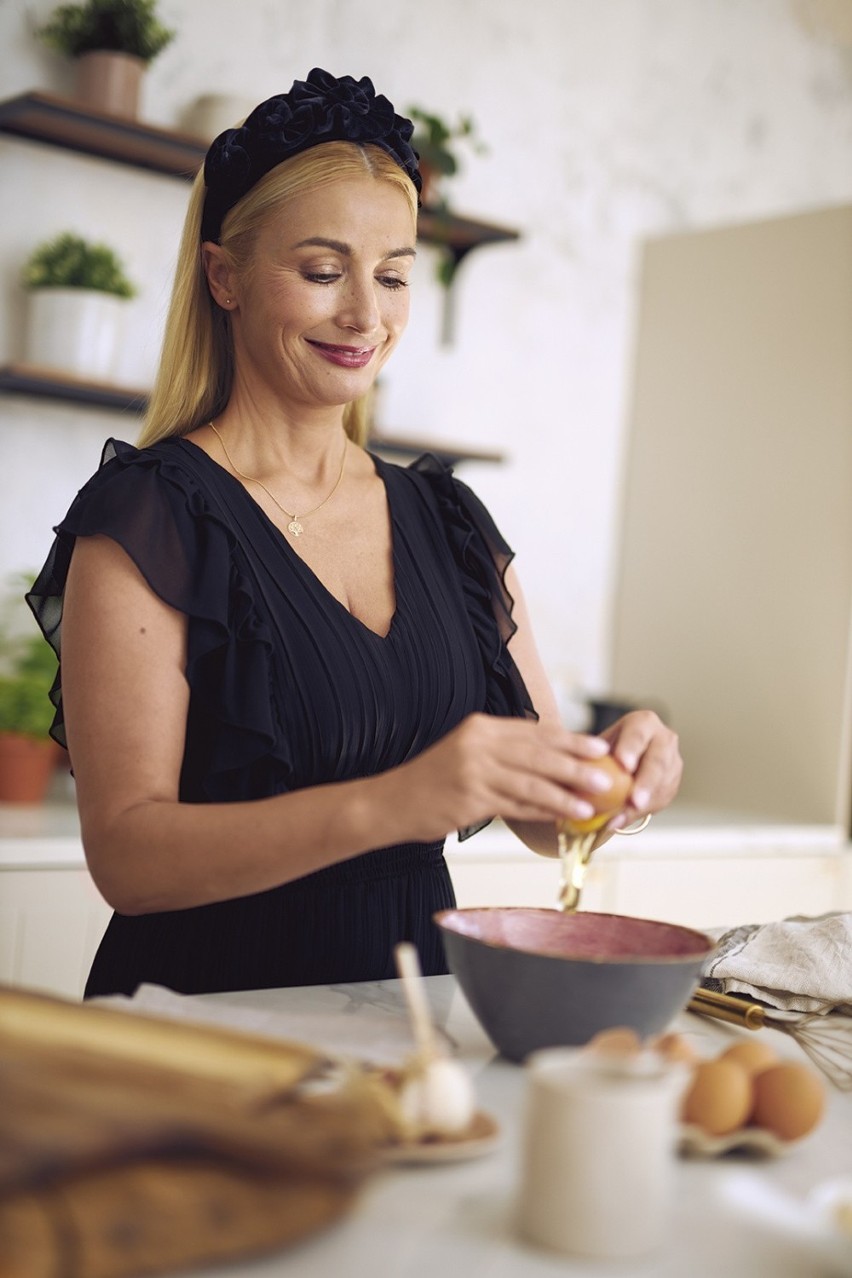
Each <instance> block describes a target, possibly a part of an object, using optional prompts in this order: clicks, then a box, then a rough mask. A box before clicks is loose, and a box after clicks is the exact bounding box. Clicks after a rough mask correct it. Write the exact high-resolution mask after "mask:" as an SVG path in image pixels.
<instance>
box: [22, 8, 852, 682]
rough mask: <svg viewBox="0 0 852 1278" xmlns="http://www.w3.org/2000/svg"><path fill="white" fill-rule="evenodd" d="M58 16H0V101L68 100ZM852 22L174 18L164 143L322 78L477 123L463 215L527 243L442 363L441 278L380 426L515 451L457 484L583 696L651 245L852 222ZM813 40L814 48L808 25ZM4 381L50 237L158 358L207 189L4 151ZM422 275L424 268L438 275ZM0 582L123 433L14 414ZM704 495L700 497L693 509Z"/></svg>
mask: <svg viewBox="0 0 852 1278" xmlns="http://www.w3.org/2000/svg"><path fill="white" fill-rule="evenodd" d="M53 7H54V6H53V3H52V2H50V0H30V2H27V3H24V2H23V0H2V3H0V51H2V52H0V69H1V70H2V75H1V76H0V92H2V95H3V96H10V95H12V94H13V93H17V92H22V91H25V90H27V89H30V88H40V89H42V90H47V91H53V92H62V91H68V89H69V87H70V75H69V71H68V68H67V67H66V66H65V65H64V64H62V63H61V62H60V61H59V60H58V59H56V58H55V57H54V56H53V55H50V54H49V53H47V52H46V51H45V50H44V49H42V48H41V47H40V46H38V45H37V44H35V43H34V41H33V40H32V36H31V30H32V25H33V21H34V19H35V20H40V19H43V18H44V17H45V16H46V15H47V14H48V13H49V12H50V11H51V10H52V8H53ZM850 7H852V6H850V2H849V0H809V3H808V4H807V7H805V5H804V4H803V3H801V2H799V0H600V2H599V3H596V4H590V3H588V0H529V2H528V3H527V4H525V5H519V4H517V2H516V0H465V2H464V3H462V4H460V3H459V2H458V0H430V3H429V4H426V5H414V4H410V3H409V4H403V3H401V2H400V0H396V3H392V4H388V2H387V0H312V3H310V4H304V3H299V4H296V3H282V0H241V2H240V3H236V0H204V2H203V3H202V2H201V0H161V3H160V12H161V15H162V17H163V19H164V20H165V21H166V22H168V23H170V24H171V25H174V26H176V27H177V28H178V29H179V33H180V34H179V39H178V40H177V41H176V42H175V44H174V45H173V46H172V47H171V48H169V49H168V50H167V51H166V52H165V53H164V54H163V55H162V57H161V58H160V59H159V60H158V61H157V62H155V63H154V65H153V67H152V68H151V71H150V73H149V77H148V82H147V85H146V90H145V99H144V115H145V116H146V118H147V119H149V120H150V121H151V122H153V123H157V124H161V125H164V126H169V125H172V124H174V123H176V122H177V121H178V119H179V118H180V116H181V114H182V112H183V111H184V110H185V108H186V106H187V105H188V103H189V102H190V101H191V100H192V99H193V98H194V97H195V96H196V95H198V94H200V93H204V92H209V91H211V90H214V89H215V90H220V91H229V92H234V93H241V94H248V95H250V96H253V97H254V98H255V99H256V100H260V99H261V98H263V97H266V96H268V95H269V94H271V93H274V92H279V91H281V90H282V89H283V88H285V87H287V86H289V84H290V82H291V80H292V79H293V78H294V76H301V75H304V74H305V73H306V72H307V71H308V70H309V69H310V67H311V66H312V65H314V64H320V65H323V66H325V67H327V68H328V69H329V70H331V71H334V72H335V73H338V74H339V73H343V72H347V73H350V74H354V75H362V74H370V75H371V76H372V77H373V79H374V80H375V82H376V84H377V85H378V86H379V88H380V89H381V90H383V91H384V92H386V93H387V94H388V95H389V96H390V97H391V98H392V99H393V100H394V101H395V103H396V104H397V106H398V108H404V107H405V106H406V105H407V104H409V103H412V102H417V103H419V104H421V105H424V106H427V107H434V108H437V109H438V110H443V111H446V112H450V113H453V112H455V111H457V110H466V111H470V112H471V113H472V114H473V115H474V116H475V118H476V120H477V121H478V122H479V126H480V131H481V132H482V133H483V135H484V136H485V138H486V140H487V142H488V145H489V154H488V155H487V156H486V157H483V158H473V159H471V160H470V161H469V163H468V164H467V166H466V169H465V172H464V173H463V175H462V177H461V178H460V179H459V180H458V182H457V184H456V187H455V193H454V197H453V198H454V202H455V204H456V206H457V207H458V208H459V209H460V210H461V211H465V212H468V213H470V214H471V215H474V216H476V215H481V216H482V217H484V218H490V219H492V220H495V221H499V222H504V223H507V224H509V225H513V226H516V227H518V228H519V229H520V230H521V231H522V233H523V239H522V241H521V242H520V243H519V244H518V245H515V246H512V245H506V246H498V247H495V248H490V249H482V250H479V251H477V252H476V253H474V254H473V255H472V257H471V258H469V259H468V261H467V262H466V263H465V265H464V267H463V268H462V272H461V273H460V278H459V287H458V296H457V307H456V311H457V322H456V340H455V343H454V345H453V346H452V347H451V348H449V349H446V348H441V347H440V345H439V342H438V327H439V325H438V315H439V310H438V307H439V296H438V292H437V288H436V286H435V285H434V283H433V281H432V277H431V268H430V264H429V262H428V261H424V262H423V263H422V266H421V268H420V269H419V272H418V275H419V278H418V281H417V288H416V295H415V297H414V299H413V302H414V307H415V317H414V319H413V321H412V325H411V329H410V332H409V335H408V338H407V339H406V343H405V345H404V348H403V349H402V350H401V351H400V352H399V353H398V354H397V356H396V360H395V364H393V363H392V364H391V366H390V368H389V369H388V372H387V377H386V385H385V394H384V397H383V416H384V419H385V422H384V424H385V425H386V426H387V427H388V428H389V429H394V430H397V431H400V432H402V431H405V430H408V431H410V432H411V433H412V434H424V433H428V434H433V435H435V436H444V437H446V438H448V439H464V440H468V441H470V442H471V443H476V444H480V445H483V446H484V445H488V446H494V447H498V448H501V449H505V450H506V451H507V452H508V453H510V455H511V460H510V463H509V464H508V465H506V466H503V467H491V466H484V465H482V466H468V467H466V468H465V469H464V470H463V471H462V472H461V473H462V475H463V477H464V478H466V479H467V480H468V482H470V483H472V484H473V485H474V486H475V487H476V488H477V489H478V491H479V492H480V493H481V495H482V496H483V498H484V499H485V500H486V501H487V502H488V504H489V505H490V506H491V508H492V510H493V512H494V514H495V516H496V517H497V519H498V522H500V523H501V525H502V526H503V528H504V531H505V532H506V535H507V536H508V538H509V540H510V541H511V542H512V543H513V544H514V545H515V547H516V549H517V551H518V565H519V569H520V572H521V575H522V579H523V581H524V583H525V586H526V592H527V595H528V597H529V602H530V606H531V609H532V612H533V615H534V617H535V619H536V622H537V630H538V635H539V643H540V647H541V649H542V651H543V654H544V657H545V660H546V662H547V664H548V666H549V668H550V670H551V672H552V674H553V675H554V677H556V678H557V679H558V680H560V681H562V682H563V683H564V684H565V685H566V686H567V687H569V688H570V687H572V686H574V687H582V688H584V689H589V690H603V689H605V688H606V686H607V666H608V631H609V614H610V603H611V599H610V594H611V579H612V570H613V557H614V549H615V543H616V538H617V535H618V522H619V521H618V514H619V489H620V464H621V458H622V445H623V438H624V423H625V418H626V413H627V410H628V406H629V388H630V353H631V347H632V338H633V334H632V323H633V317H634V312H635V304H636V295H635V288H636V264H637V261H638V247H639V244H640V241H641V240H642V238H643V237H645V236H648V235H660V234H664V233H666V232H667V231H670V230H683V229H686V228H690V227H706V226H711V225H714V224H719V223H729V222H733V221H740V220H747V219H750V218H762V217H767V216H772V215H775V214H781V213H787V212H792V211H797V210H802V209H809V208H815V207H819V206H821V205H826V204H834V203H840V202H844V201H849V200H850V199H852V54H850V52H849V49H848V47H845V46H844V44H843V43H842V42H841V43H839V42H838V41H837V40H836V39H832V38H831V35H830V32H829V31H828V30H827V28H825V27H823V26H820V25H819V24H818V23H816V20H817V19H818V18H820V16H821V15H828V16H829V17H832V18H834V20H835V23H840V24H841V26H842V25H846V26H847V27H849V26H850V25H852V23H850V21H849V12H850ZM815 23H816V25H815ZM0 166H2V184H3V190H4V197H3V217H2V220H0V361H2V360H4V359H6V358H8V357H10V356H15V355H18V354H20V345H19V336H20V335H19V329H20V324H21V316H22V307H23V299H22V297H21V295H20V293H19V290H18V289H17V286H16V275H17V272H18V269H19V266H20V263H21V261H22V260H23V258H24V257H25V256H26V255H27V253H28V251H29V249H30V248H31V247H32V245H33V244H34V243H35V242H37V241H38V240H40V239H41V238H42V237H43V236H45V235H47V234H53V233H55V232H56V231H59V230H61V229H65V228H66V227H68V228H73V229H77V230H80V231H85V232H87V233H92V234H96V235H97V236H99V237H102V238H108V239H109V240H111V241H112V242H113V243H114V244H115V245H116V246H117V247H118V248H119V249H120V250H121V252H122V253H123V254H124V256H125V257H126V260H127V262H128V265H129V267H130V270H131V273H132V274H133V275H134V277H135V278H136V279H137V280H138V281H139V283H140V285H141V286H142V294H141V297H140V298H139V300H138V302H137V303H136V304H135V313H134V323H133V331H132V334H131V340H130V341H129V343H128V349H127V353H126V359H125V373H126V376H127V378H128V380H130V381H137V380H139V379H140V378H144V377H146V376H147V375H148V373H149V371H150V368H151V366H152V363H153V360H154V359H155V354H156V348H157V342H158V337H159V327H160V323H161V319H162V314H163V310H164V305H165V298H166V295H167V291H168V277H169V273H170V269H171V264H172V260H173V255H174V249H175V246H176V240H177V234H178V229H179V225H180V222H181V220H182V212H183V206H184V201H185V199H186V188H185V187H183V185H182V184H180V183H177V182H174V181H171V180H169V179H166V178H159V177H156V176H147V175H145V174H142V173H139V172H135V171H133V170H131V169H127V168H123V167H120V166H111V165H109V164H107V163H105V162H100V161H96V160H89V159H83V158H78V157H74V156H72V155H71V154H69V153H66V152H61V151H56V150H53V149H51V148H48V147H42V146H36V145H29V144H27V143H24V142H21V141H16V140H12V139H8V138H0ZM424 258H428V254H424ZM0 413H1V414H2V426H1V427H0V448H2V466H0V571H2V572H3V573H5V572H6V571H7V570H8V569H11V568H18V567H26V566H28V565H32V564H35V563H36V562H37V561H38V560H40V558H41V556H42V555H43V553H44V551H45V550H46V547H47V544H48V541H49V525H50V523H52V522H55V521H56V519H58V518H59V516H60V515H61V513H62V512H63V510H64V507H65V506H66V505H67V502H68V500H69V499H70V497H71V496H72V495H73V493H74V491H76V488H77V487H78V486H79V484H80V483H81V482H82V481H83V479H85V477H86V476H87V475H88V474H89V473H90V471H91V470H92V469H93V467H94V465H95V463H96V460H97V456H98V453H99V449H100V445H101V442H102V440H103V439H104V438H105V437H106V436H107V435H108V434H110V433H116V434H119V435H122V436H123V437H125V438H133V436H134V433H135V430H136V422H135V421H134V420H133V419H127V420H125V419H122V417H121V415H116V414H109V413H104V412H100V411H94V410H91V411H82V412H81V411H75V410H72V409H70V408H67V407H60V406H50V405H47V404H45V403H44V402H39V403H32V402H26V401H24V400H19V399H11V398H7V399H3V400H0ZM700 482H701V477H700V476H695V483H696V484H698V483H700Z"/></svg>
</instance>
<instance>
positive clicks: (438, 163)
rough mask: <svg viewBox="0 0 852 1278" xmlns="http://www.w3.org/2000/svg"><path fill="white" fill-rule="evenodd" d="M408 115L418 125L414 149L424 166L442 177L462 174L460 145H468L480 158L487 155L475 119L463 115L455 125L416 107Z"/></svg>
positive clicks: (410, 109) (415, 130)
mask: <svg viewBox="0 0 852 1278" xmlns="http://www.w3.org/2000/svg"><path fill="white" fill-rule="evenodd" d="M408 115H409V116H410V118H411V119H412V120H413V122H414V136H413V137H412V139H411V145H412V146H413V147H414V149H415V151H416V152H417V154H418V155H419V156H420V163H421V166H422V167H423V166H425V167H426V168H427V169H431V170H432V171H433V172H434V173H438V174H440V176H441V177H452V176H453V175H454V174H455V173H457V172H458V171H459V159H458V155H457V147H458V143H459V142H463V143H465V144H466V145H467V146H469V147H470V149H471V150H472V151H473V152H474V153H475V154H477V155H484V154H485V152H486V151H487V149H488V148H487V147H486V146H485V143H484V142H482V141H481V140H480V138H479V137H478V136H477V132H476V125H475V123H474V121H473V117H472V116H469V115H460V116H459V117H458V119H457V120H456V122H455V123H452V122H450V121H448V120H446V119H445V118H444V117H443V116H440V115H437V114H435V112H433V111H425V110H423V108H422V107H416V106H413V107H409V108H408Z"/></svg>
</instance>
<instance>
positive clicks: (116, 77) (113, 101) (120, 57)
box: [77, 49, 147, 120]
mask: <svg viewBox="0 0 852 1278" xmlns="http://www.w3.org/2000/svg"><path fill="white" fill-rule="evenodd" d="M146 66H147V63H146V62H144V61H143V60H142V58H136V57H133V55H132V54H130V53H114V52H113V51H112V50H111V49H97V50H95V52H93V53H83V54H81V56H80V57H79V58H78V59H77V100H78V102H82V103H83V105H84V106H87V107H91V108H92V109H93V110H95V111H103V112H104V113H105V114H106V115H119V116H123V117H125V118H126V119H130V120H135V119H136V118H137V117H138V115H139V96H140V93H141V89H142V76H143V74H144V72H145V68H146Z"/></svg>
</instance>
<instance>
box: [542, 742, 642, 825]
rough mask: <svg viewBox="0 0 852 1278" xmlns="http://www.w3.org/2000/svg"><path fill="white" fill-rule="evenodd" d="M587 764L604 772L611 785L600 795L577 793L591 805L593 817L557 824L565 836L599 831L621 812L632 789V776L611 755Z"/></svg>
mask: <svg viewBox="0 0 852 1278" xmlns="http://www.w3.org/2000/svg"><path fill="white" fill-rule="evenodd" d="M587 762H588V763H589V764H590V765H591V766H592V767H594V768H596V769H597V770H598V771H599V772H606V773H607V775H608V776H609V777H610V778H611V779H612V785H611V786H610V788H609V789H608V790H604V791H603V792H602V793H599V792H598V791H595V790H592V791H586V790H578V791H577V793H578V794H580V795H581V796H582V797H583V798H584V799H586V800H587V801H588V802H589V803H590V804H591V805H592V807H593V808H594V809H595V815H594V816H591V817H586V818H585V819H583V820H581V819H580V818H576V817H570V818H567V819H566V820H564V821H560V822H558V827H559V829H561V830H563V831H564V832H566V833H567V834H588V833H589V832H590V831H592V830H600V829H601V828H602V827H603V826H605V825H606V823H607V821H609V820H610V818H611V817H614V816H615V814H616V812H620V811H621V809H622V808H623V807H624V805H625V803H626V802H627V799H628V796H629V795H630V791H631V790H632V789H633V777H632V775H631V774H630V773H629V772H628V771H627V769H626V768H623V767H622V766H621V764H620V763H619V762H618V760H617V759H616V758H614V757H613V755H611V754H605V755H603V757H602V758H600V759H589V760H587Z"/></svg>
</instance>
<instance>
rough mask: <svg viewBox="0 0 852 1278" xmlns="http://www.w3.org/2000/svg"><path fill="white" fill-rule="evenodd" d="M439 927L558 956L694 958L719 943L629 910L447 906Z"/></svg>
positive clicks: (504, 945)
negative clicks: (596, 911) (573, 911)
mask: <svg viewBox="0 0 852 1278" xmlns="http://www.w3.org/2000/svg"><path fill="white" fill-rule="evenodd" d="M436 922H437V924H438V926H439V927H442V928H444V929H445V930H446V931H449V932H457V933H459V934H460V935H462V936H468V937H471V938H472V939H473V940H476V941H481V942H482V943H483V944H485V945H493V946H496V947H499V948H501V949H510V950H521V951H523V952H524V953H527V954H547V955H553V956H556V957H559V958H575V959H591V960H595V961H598V962H600V961H606V960H607V959H610V960H613V961H620V960H624V959H645V960H652V959H663V960H665V959H677V958H695V957H700V956H702V955H705V954H709V953H710V951H711V950H712V949H713V948H714V946H713V941H712V940H711V939H710V937H708V936H705V935H704V934H703V933H702V932H694V931H692V929H691V928H686V927H680V926H678V925H677V924H675V923H658V922H656V921H655V920H652V919H635V918H631V917H629V916H628V915H624V914H593V913H582V912H580V913H577V914H561V913H560V912H559V911H557V910H545V909H527V908H525V907H523V906H508V907H501V906H497V907H492V908H485V909H469V910H444V911H443V912H442V913H441V914H438V915H437V916H436Z"/></svg>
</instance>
